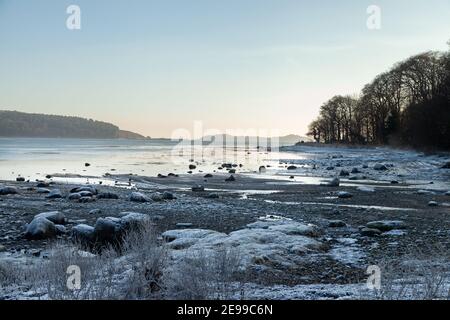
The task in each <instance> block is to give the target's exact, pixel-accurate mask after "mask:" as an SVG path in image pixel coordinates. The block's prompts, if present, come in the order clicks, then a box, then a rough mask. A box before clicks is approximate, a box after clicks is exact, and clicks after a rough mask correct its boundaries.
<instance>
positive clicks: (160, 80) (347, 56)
mask: <svg viewBox="0 0 450 320" xmlns="http://www.w3.org/2000/svg"><path fill="white" fill-rule="evenodd" d="M71 4H76V5H78V6H80V8H81V11H82V15H81V23H82V24H81V30H68V29H67V28H66V19H67V17H68V15H67V13H66V8H67V7H68V6H69V5H71ZM372 4H376V5H378V6H380V8H381V10H382V11H381V13H382V14H381V18H382V20H381V21H382V24H381V30H369V29H368V28H367V26H366V20H367V18H368V14H367V13H366V9H367V7H368V6H369V5H372ZM430 6H431V4H430V3H425V2H422V1H414V3H412V1H406V0H401V1H386V0H383V1H377V2H376V3H373V2H372V1H365V0H364V1H361V0H358V1H357V0H347V1H342V2H341V3H339V4H337V3H336V2H335V1H331V0H326V1H322V2H321V3H320V4H317V3H314V2H312V1H296V0H271V1H265V2H261V1H257V0H246V1H237V0H235V1H227V2H226V3H225V2H221V3H220V2H212V1H206V0H199V1H195V2H187V1H181V0H171V1H164V2H162V1H132V2H130V1H114V2H113V3H111V2H109V1H104V0H96V1H86V0H79V1H56V0H43V1H40V2H39V3H29V2H27V1H20V0H16V1H12V0H0V41H1V46H2V47H1V50H0V74H1V76H0V88H2V94H1V95H0V109H2V110H17V111H22V112H29V113H45V114H56V115H70V116H80V117H84V118H92V119H95V120H99V121H105V122H111V123H113V124H115V125H117V126H119V127H120V128H121V129H123V130H129V131H134V132H137V133H140V134H142V135H145V136H151V137H170V136H171V135H172V132H173V130H175V129H179V128H185V129H187V130H190V129H192V128H193V126H194V122H195V121H202V122H203V126H204V128H205V129H209V128H212V129H218V130H222V131H225V130H227V129H243V130H245V129H249V128H254V129H265V130H267V129H268V130H275V131H278V132H279V134H280V135H287V134H298V135H305V133H306V131H307V126H308V124H309V123H310V122H311V121H312V120H313V119H314V118H315V117H316V116H317V113H318V111H319V108H320V106H321V104H322V103H323V102H325V101H326V100H328V99H329V98H331V97H332V96H333V95H335V94H348V93H354V94H356V93H358V92H359V91H360V90H361V89H362V87H363V86H364V85H365V84H366V83H368V82H370V81H371V80H372V79H373V77H374V76H376V75H377V74H379V73H381V72H384V71H386V70H388V69H389V68H390V67H391V66H392V65H393V64H394V63H396V62H398V61H400V60H402V59H405V58H407V57H408V56H410V55H413V54H417V53H420V52H423V51H429V50H446V49H447V48H448V46H447V44H446V41H448V40H449V38H450V25H449V24H448V21H450V3H449V2H448V1H446V0H435V1H433V4H432V10H431V9H430V8H431V7H430Z"/></svg>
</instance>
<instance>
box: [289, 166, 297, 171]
mask: <svg viewBox="0 0 450 320" xmlns="http://www.w3.org/2000/svg"><path fill="white" fill-rule="evenodd" d="M287 169H288V170H297V166H289V167H287Z"/></svg>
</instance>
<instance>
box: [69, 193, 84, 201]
mask: <svg viewBox="0 0 450 320" xmlns="http://www.w3.org/2000/svg"><path fill="white" fill-rule="evenodd" d="M80 198H81V194H79V193H72V194H69V197H68V199H69V200H72V201H74V200H80Z"/></svg>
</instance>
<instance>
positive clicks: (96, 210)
mask: <svg viewBox="0 0 450 320" xmlns="http://www.w3.org/2000/svg"><path fill="white" fill-rule="evenodd" d="M101 213H102V210H100V209H93V210H91V211H89V214H90V215H98V214H101Z"/></svg>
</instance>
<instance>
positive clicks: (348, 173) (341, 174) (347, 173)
mask: <svg viewBox="0 0 450 320" xmlns="http://www.w3.org/2000/svg"><path fill="white" fill-rule="evenodd" d="M349 175H350V172H348V171H347V170H341V172H340V173H339V176H341V177H348V176H349Z"/></svg>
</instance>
